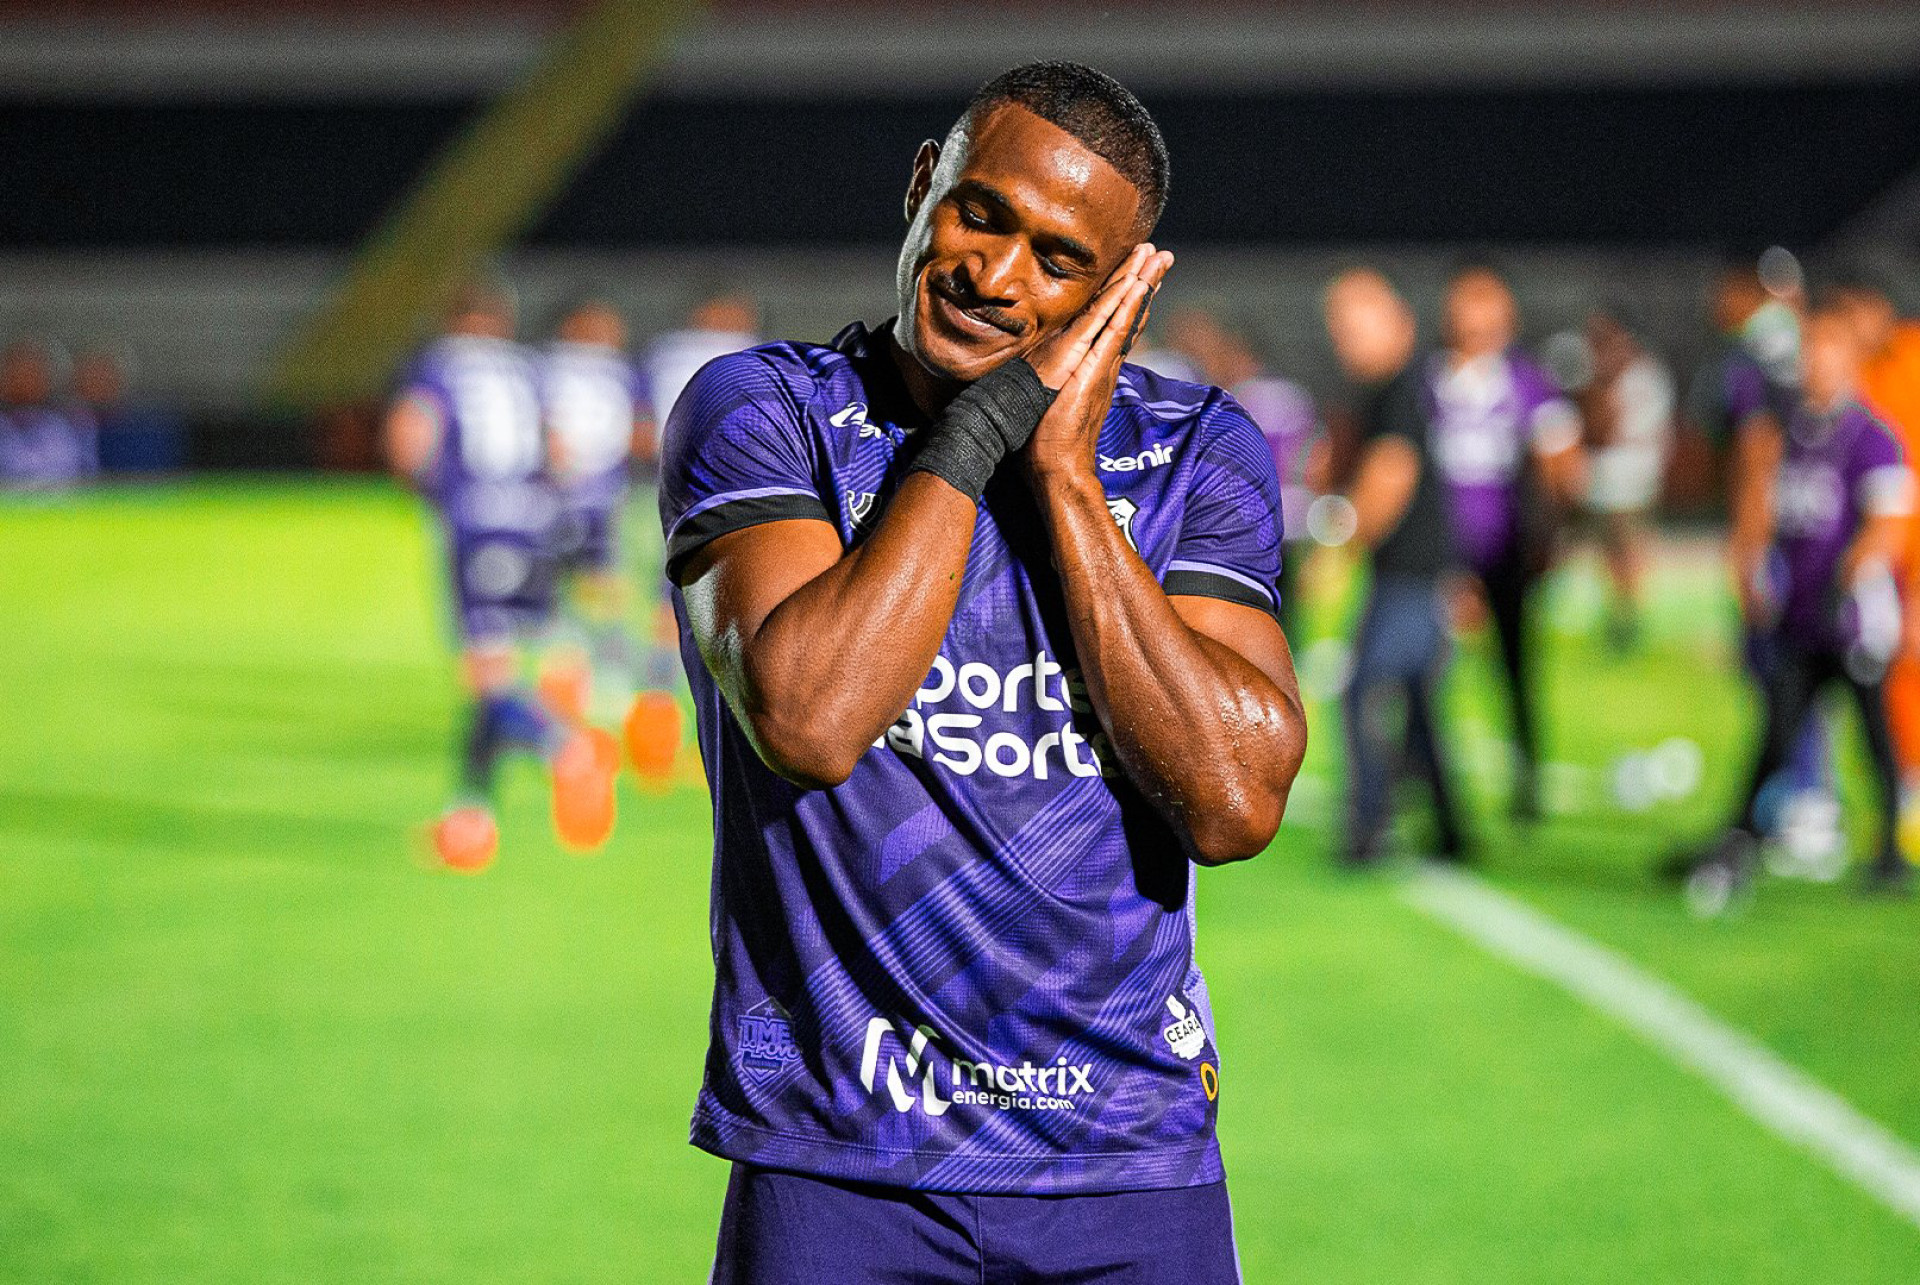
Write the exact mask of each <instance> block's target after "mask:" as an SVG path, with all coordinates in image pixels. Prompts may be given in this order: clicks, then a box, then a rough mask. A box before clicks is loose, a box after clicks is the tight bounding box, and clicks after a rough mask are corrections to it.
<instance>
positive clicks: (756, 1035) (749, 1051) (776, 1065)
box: [740, 999, 800, 1080]
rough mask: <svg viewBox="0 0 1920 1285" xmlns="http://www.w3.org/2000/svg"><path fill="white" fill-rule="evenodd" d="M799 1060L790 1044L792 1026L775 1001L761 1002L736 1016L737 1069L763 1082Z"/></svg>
mask: <svg viewBox="0 0 1920 1285" xmlns="http://www.w3.org/2000/svg"><path fill="white" fill-rule="evenodd" d="M799 1056H800V1050H799V1049H797V1048H795V1047H794V1043H793V1022H792V1019H790V1018H789V1017H788V1016H787V1010H786V1009H784V1008H782V1007H780V1002H779V1001H778V1000H775V999H765V1000H762V1001H761V1002H760V1003H758V1004H755V1005H754V1006H753V1007H752V1008H750V1009H748V1010H747V1011H746V1012H745V1013H742V1014H741V1015H740V1066H741V1069H743V1070H744V1071H746V1073H747V1074H748V1075H749V1076H752V1077H753V1078H754V1079H756V1080H765V1079H767V1078H769V1077H770V1076H773V1075H776V1074H778V1073H779V1071H780V1069H781V1068H782V1067H784V1066H786V1065H787V1064H788V1063H790V1062H793V1061H794V1060H795V1059H797V1058H798V1057H799Z"/></svg>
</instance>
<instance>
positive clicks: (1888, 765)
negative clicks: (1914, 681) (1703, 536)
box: [1688, 311, 1914, 911]
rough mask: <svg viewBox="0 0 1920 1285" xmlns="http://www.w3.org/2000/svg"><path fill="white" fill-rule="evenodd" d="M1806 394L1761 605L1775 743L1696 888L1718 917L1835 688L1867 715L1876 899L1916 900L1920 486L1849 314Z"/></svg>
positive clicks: (1832, 326) (1771, 494)
mask: <svg viewBox="0 0 1920 1285" xmlns="http://www.w3.org/2000/svg"><path fill="white" fill-rule="evenodd" d="M1802 342H1803V352H1804V355H1803V362H1802V390H1803V395H1802V398H1801V401H1800V404H1799V406H1797V407H1796V408H1795V409H1794V411H1793V413H1792V415H1791V416H1790V417H1789V419H1788V422H1787V426H1786V433H1785V435H1784V440H1783V443H1782V451H1781V456H1780V461H1779V464H1778V466H1777V468H1776V471H1775V478H1774V485H1773V486H1772V488H1770V490H1769V491H1768V492H1767V493H1766V494H1765V495H1764V496H1763V497H1762V499H1761V501H1760V504H1761V505H1763V506H1764V512H1763V514H1762V517H1763V519H1764V521H1765V523H1766V529H1767V530H1768V531H1769V533H1770V534H1771V537H1772V539H1771V549H1770V553H1769V558H1768V569H1767V571H1766V573H1765V574H1764V575H1763V576H1761V577H1759V578H1758V579H1757V583H1756V586H1755V588H1754V590H1753V591H1752V592H1751V593H1750V594H1749V595H1748V602H1747V609H1748V611H1749V612H1750V613H1751V616H1750V624H1751V625H1752V627H1753V628H1754V629H1755V630H1756V632H1757V633H1758V634H1759V635H1760V638H1761V640H1762V642H1763V644H1764V645H1765V646H1766V647H1767V648H1768V649H1769V650H1770V652H1771V653H1772V654H1771V656H1770V658H1769V661H1770V663H1768V664H1767V665H1765V666H1763V667H1762V669H1761V671H1760V672H1761V674H1762V675H1763V677H1762V685H1761V695H1762V698H1763V700H1764V702H1765V710H1766V715H1765V722H1764V727H1765V731H1764V732H1763V734H1762V736H1761V741H1760V747H1759V752H1758V753H1757V755H1756V756H1755V760H1754V765H1753V770H1752V772H1751V773H1750V774H1749V776H1748V782H1747V788H1746V792H1745V794H1744V795H1743V796H1742V800H1741V803H1740V807H1739V810H1738V812H1737V813H1736V814H1735V817H1734V821H1733V824H1732V827H1731V828H1730V829H1729V830H1728V831H1727V832H1726V834H1725V835H1723V836H1722V837H1721V838H1720V839H1719V841H1718V842H1716V843H1715V844H1714V846H1713V847H1712V848H1711V849H1710V850H1709V851H1708V852H1707V854H1706V856H1705V858H1704V860H1702V861H1701V862H1700V863H1699V864H1698V865H1697V866H1696V868H1695V870H1694V872H1693V874H1692V876H1691V877H1690V879H1689V882H1688V890H1689V894H1690V896H1691V898H1692V899H1693V901H1694V904H1695V905H1696V906H1697V907H1698V908H1700V909H1702V910H1706V911H1718V910H1720V909H1723V908H1724V907H1725V906H1726V905H1728V904H1729V903H1730V902H1731V901H1732V900H1733V899H1734V898H1735V897H1736V896H1737V895H1738V894H1739V893H1740V892H1741V891H1742V890H1744V889H1745V887H1746V886H1747V884H1748V883H1749V881H1750V880H1751V879H1752V876H1753V870H1754V854H1755V851H1756V848H1757V844H1758V838H1759V835H1760V828H1759V820H1758V817H1757V811H1758V804H1759V800H1760V796H1761V791H1762V789H1763V787H1765V785H1766V784H1767V782H1768V780H1769V779H1771V777H1772V776H1773V774H1774V773H1775V772H1777V771H1778V770H1779V769H1780V767H1781V765H1782V764H1783V763H1784V762H1785V761H1786V759H1787V755H1788V753H1789V752H1790V751H1791V750H1792V748H1793V743H1794V740H1795V738H1796V737H1797V736H1798V735H1799V734H1800V730H1801V727H1802V725H1803V724H1804V723H1805V721H1806V719H1807V717H1808V715H1809V714H1810V713H1811V712H1812V711H1813V708H1814V705H1815V702H1816V700H1817V698H1818V697H1819V696H1820V694H1821V693H1822V691H1824V690H1825V689H1826V688H1828V687H1831V686H1835V685H1839V686H1843V687H1845V688H1847V689H1848V691H1849V692H1850V693H1851V695H1852V696H1853V699H1854V703H1855V705H1856V706H1857V707H1858V709H1859V711H1860V719H1861V723H1862V726H1863V728H1864V731H1865V733H1866V737H1865V739H1866V743H1867V749H1868V752H1869V755H1870V757H1871V759H1872V762H1873V768H1874V777H1875V782H1874V783H1875V785H1876V787H1877V789H1878V793H1879V798H1878V803H1879V811H1880V823H1879V826H1878V833H1877V834H1876V835H1875V842H1874V854H1875V855H1874V858H1873V860H1872V862H1871V864H1870V865H1869V866H1868V868H1867V871H1866V884H1867V886H1868V888H1870V889H1874V890H1884V891H1899V890H1903V889H1904V888H1905V887H1906V885H1907V882H1908V874H1909V872H1908V870H1907V867H1906V864H1905V863H1904V862H1903V861H1902V860H1901V858H1900V855H1899V851H1898V849H1897V847H1896V845H1895V837H1894V825H1895V816H1896V811H1897V808H1898V806H1899V775H1898V769H1897V768H1896V766H1895V764H1894V758H1893V745H1892V742H1891V739H1890V738H1889V735H1888V732H1887V720H1886V708H1885V705H1884V703H1883V699H1882V691H1881V683H1882V679H1883V677H1884V675H1885V673H1886V665H1887V661H1888V659H1889V658H1890V657H1891V656H1892V654H1893V650H1894V648H1895V647H1896V646H1898V644H1899V637H1900V609H1899V605H1898V603H1897V601H1896V598H1895V588H1894V584H1893V577H1892V574H1891V567H1892V565H1893V563H1894V561H1895V559H1897V558H1898V556H1899V554H1900V552H1901V550H1902V549H1903V548H1904V546H1905V542H1906V538H1907V532H1906V523H1907V520H1908V518H1909V517H1910V515H1911V514H1912V511H1913V490H1914V481H1913V473H1912V471H1911V469H1910V468H1909V466H1908V463H1907V461H1906V459H1905V458H1904V457H1903V455H1902V453H1901V450H1900V445H1899V443H1898V442H1897V441H1896V440H1895V439H1894V436H1893V434H1892V433H1891V432H1889V431H1888V429H1887V427H1886V426H1885V425H1884V424H1882V423H1881V422H1880V421H1879V420H1878V419H1876V418H1875V417H1874V416H1873V415H1872V413H1871V412H1869V411H1868V410H1867V409H1866V408H1864V407H1863V406H1861V404H1860V403H1859V401H1858V400H1857V399H1856V392H1857V387H1858V378H1859V369H1860V360H1861V353H1860V347H1859V342H1858V339H1857V338H1856V336H1855V334H1854V332H1853V330H1852V328H1851V327H1850V325H1849V323H1848V319H1847V317H1846V316H1845V315H1844V314H1841V313H1839V312H1835V311H1825V312H1820V313H1816V314H1815V315H1814V316H1812V317H1811V318H1809V320H1808V322H1807V325H1806V327H1805V332H1804V335H1803V340H1802Z"/></svg>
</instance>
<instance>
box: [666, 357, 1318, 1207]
mask: <svg viewBox="0 0 1920 1285" xmlns="http://www.w3.org/2000/svg"><path fill="white" fill-rule="evenodd" d="M888 353H889V349H888V346H887V341H886V340H885V339H883V338H882V337H880V336H877V335H874V334H870V333H869V332H868V331H867V330H866V328H865V327H863V326H859V325H855V326H852V327H849V328H848V329H847V330H846V331H845V332H843V333H842V334H841V335H840V337H839V338H838V339H836V340H835V342H834V345H833V346H832V347H821V346H818V345H809V344H769V345H766V346H764V347H760V348H755V349H752V350H749V351H747V352H743V353H737V354H734V355H732V356H728V357H723V358H720V359H719V360H717V361H714V362H712V363H711V364H709V365H708V366H706V367H705V368H704V369H703V370H702V371H701V372H700V374H699V375H698V376H697V377H696V378H695V379H694V381H693V383H692V384H690V385H689V386H688V389H687V391H686V393H685V394H684V395H683V396H682V397H681V399H680V401H679V404H678V405H677V406H676V407H675V410H674V413H673V416H672V417H671V419H670V420H669V421H668V424H667V429H666V438H665V443H664V452H663V466H662V476H661V517H662V522H663V525H664V528H665V531H666V537H667V549H668V559H669V565H670V566H671V567H672V568H674V569H675V571H676V572H677V570H678V568H679V567H680V566H682V565H684V563H685V560H686V559H687V557H688V556H689V555H690V554H691V553H692V552H693V551H695V550H696V549H698V548H699V547H700V546H701V545H702V544H704V543H705V542H706V541H708V540H711V539H713V538H715V537H716V536H718V535H721V534H724V533H726V532H729V531H733V530H738V529H740V528H742V527H746V526H750V525H753V524H756V523H762V522H771V521H778V520H782V519H791V518H811V519H815V520H819V521H824V522H827V523H830V524H831V525H832V526H833V527H834V528H835V529H836V530H837V531H838V532H839V534H840V538H841V539H842V540H843V541H844V542H845V543H846V544H847V545H849V546H851V545H854V544H857V543H858V542H859V541H861V540H862V539H863V538H864V537H865V536H866V534H867V533H868V532H869V531H871V530H872V529H873V527H874V525H875V524H876V523H877V522H878V520H879V518H880V515H881V514H882V513H883V512H884V511H885V509H886V506H887V503H888V500H889V497H890V496H891V495H892V494H893V492H894V489H895V488H896V487H897V486H898V485H899V483H900V481H901V479H902V478H903V477H904V476H905V474H906V471H907V468H908V465H909V464H910V462H911V459H912V456H913V453H914V448H913V440H914V439H913V437H912V434H913V433H914V432H915V431H916V430H917V429H919V428H920V427H922V426H923V424H924V423H925V421H924V419H923V417H922V416H921V415H920V414H919V412H918V411H917V410H916V409H915V408H914V406H913V404H912V402H911V401H910V399H909V398H908V397H907V394H906V390H905V387H904V385H903V384H902V383H901V381H900V378H899V375H898V372H897V371H896V370H895V368H894V366H893V364H892V360H891V358H890V356H889V355H888ZM1097 452H1098V458H1097V460H1096V465H1097V467H1098V469H1099V471H1100V477H1101V480H1102V482H1103V483H1104V484H1105V486H1106V490H1107V495H1108V501H1107V503H1108V507H1109V508H1110V509H1111V510H1112V513H1113V516H1114V520H1115V521H1116V522H1118V523H1119V525H1120V526H1121V528H1122V529H1123V530H1124V531H1125V532H1126V534H1127V537H1128V539H1129V541H1130V542H1131V543H1132V544H1133V545H1134V547H1135V548H1137V549H1138V550H1139V551H1140V555H1141V557H1142V558H1144V559H1145V561H1146V563H1147V565H1148V567H1150V568H1151V569H1152V571H1153V573H1154V574H1155V575H1156V576H1157V577H1159V578H1160V580H1161V583H1162V584H1163V585H1164V587H1165V588H1166V590H1167V592H1168V593H1169V594H1189V595H1206V596H1213V597H1219V598H1224V599H1227V600H1229V601H1233V602H1237V603H1242V604H1245V605H1248V606H1251V607H1255V608H1257V609H1259V610H1263V611H1269V612H1271V611H1273V610H1274V609H1275V607H1276V603H1277V598H1276V594H1277V591H1276V588H1275V582H1276V581H1277V579H1278V577H1279V571H1280V542H1281V526H1280V518H1279V487H1278V480H1277V478H1276V477H1275V475H1274V470H1273V461H1272V457H1271V455H1270V454H1269V452H1268V450H1267V446H1266V443H1265V441H1264V440H1263V439H1262V438H1261V436H1260V433H1259V430H1258V429H1256V428H1255V427H1254V426H1253V424H1252V422H1251V421H1250V420H1248V418H1247V416H1246V414H1245V412H1243V411H1242V410H1241V409H1240V407H1239V406H1238V405H1237V404H1235V403H1234V402H1233V400H1232V399H1231V398H1229V397H1228V396H1227V395H1226V394H1224V393H1222V392H1220V391H1219V390H1217V389H1210V388H1203V387H1199V386H1196V385H1192V384H1186V383H1181V382H1177V381H1174V380H1168V379H1163V378H1161V377H1159V376H1156V375H1153V374H1151V373H1150V372H1148V371H1145V370H1143V369H1141V368H1139V367H1135V366H1127V367H1124V368H1123V370H1122V373H1121V376H1120V382H1119V386H1118V388H1117V390H1116V393H1115V397H1114V403H1113V408H1112V410H1111V411H1110V412H1109V414H1108V416H1107V420H1106V423H1105V425H1104V427H1103V428H1102V430H1101V434H1100V437H1099V441H1098V444H1097ZM1024 485H1025V484H1024V483H1023V482H1021V481H1020V480H1019V479H1018V478H1017V477H1016V476H1014V470H1012V469H1010V468H1007V469H1002V470H1001V472H1000V474H999V475H998V476H996V478H995V480H994V483H993V485H992V486H990V487H989V488H988V491H987V494H986V497H985V499H984V500H983V501H982V503H981V507H980V516H979V522H978V526H977V527H976V528H975V531H974V536H973V544H972V549H971V552H970V553H969V556H968V559H967V567H966V573H965V577H964V579H963V582H962V584H961V589H960V599H959V605H958V606H957V607H956V609H955V611H954V616H953V620H952V623H951V624H950V625H949V627H948V629H947V632H946V636H945V639H944V640H943V642H942V643H941V646H940V652H939V655H938V657H937V659H936V660H935V662H934V665H933V669H932V671H931V672H930V673H929V674H928V675H927V678H926V680H925V682H924V684H923V685H922V686H921V687H920V689H919V691H918V692H917V693H915V695H914V697H913V699H912V702H911V704H910V705H909V706H908V707H907V708H906V710H905V711H904V712H903V713H902V714H901V716H900V718H899V720H898V721H897V722H896V723H895V724H894V725H893V726H892V727H891V728H889V729H888V731H887V732H886V734H885V735H883V736H882V737H881V738H880V739H879V740H877V741H876V742H875V743H874V746H873V748H872V749H870V750H869V751H868V752H867V753H866V754H865V755H864V756H863V757H862V758H861V759H860V761H859V763H858V764H857V765H856V766H855V768H854V771H853V774H852V776H851V777H850V778H849V779H848V780H847V782H846V783H845V784H843V785H841V786H838V787H836V788H832V789H820V790H805V789H801V788H799V787H797V786H795V785H792V784H789V783H788V782H786V781H784V780H782V779H781V778H780V777H778V776H776V775H775V774H774V773H773V772H772V771H770V770H769V769H768V768H767V767H766V766H764V765H763V764H762V763H761V761H760V760H759V758H758V757H757V756H756V755H755V753H754V750H753V747H752V745H751V744H749V743H748V741H747V738H746V736H745V735H744V734H743V733H742V731H741V729H740V726H739V724H738V723H737V722H736V721H735V719H734V716H733V713H732V712H731V710H729V709H728V707H727V705H726V703H725V701H724V698H723V697H722V696H721V694H720V692H719V690H718V689H717V688H716V686H715V684H714V682H713V679H712V677H711V675H710V674H709V673H708V671H707V669H706V666H705V665H704V664H703V662H702V661H701V658H700V655H699V653H698V652H697V650H696V649H695V647H694V644H693V641H692V639H691V636H690V635H689V633H688V630H687V627H686V604H685V601H684V599H683V597H682V596H681V594H680V593H679V592H678V591H677V590H676V592H675V594H674V599H675V604H674V605H675V608H676V611H677V612H678V613H679V616H680V620H681V640H682V641H681V647H682V652H683V655H684V657H685V660H686V665H687V671H688V674H689V679H690V682H691V685H692V690H693V696H694V701H695V704H696V707H697V710H698V722H699V732H700V749H701V754H702V757H703V759H704V760H705V764H706V769H707V776H708V779H709V781H710V782H711V783H712V790H713V800H714V834H715V842H714V848H715V856H714V882H713V915H712V934H713V948H714V960H715V974H716V976H715V982H714V1004H713V1017H712V1026H711V1031H710V1038H711V1043H710V1045H709V1048H708V1054H707V1065H706V1074H705V1082H704V1085H703V1087H702V1090H701V1094H700V1099H699V1105H698V1108H697V1110H696V1112H695V1115H694V1120H693V1142H694V1143H695V1145H697V1146H700V1147H703V1148H705V1149H706V1150H709V1151H712V1152H714V1153H716V1154H718V1155H722V1156H726V1157H729V1158H732V1159H736V1160H745V1161H751V1162H753V1163H756V1164H762V1165H768V1166H772V1167H776V1168H784V1169H792V1170H798V1171H801V1172H805V1173H813V1174H819V1175H823V1176H827V1177H837V1178H845V1179H852V1180H860V1181H868V1182H878V1183H885V1184H890V1185H897V1186H910V1187H918V1188H923V1189H928V1190H941V1191H955V1192H970V1193H992V1192H999V1193H1014V1194H1022V1193H1024V1194H1050V1193H1066V1192H1098V1191H1116V1190H1126V1189H1144V1188H1156V1187H1180V1186H1190V1185H1197V1184H1202V1183H1208V1182H1213V1181H1216V1180H1218V1179H1219V1178H1220V1176H1221V1167H1220V1156H1219V1150H1218V1147H1217V1145H1216V1143H1215V1140H1214V1113H1215V1107H1214V1101H1215V1098H1216V1096H1217V1094H1218V1091H1219V1083H1220V1080H1219V1074H1220V1072H1219V1061H1218V1058H1217V1056H1216V1054H1215V1051H1214V1047H1213V1028H1212V1020H1211V1016H1210V1013H1209V1010H1208V1007H1207V995H1206V986H1205V983H1204V981H1203V979H1202V977H1201V974H1200V972H1199V970H1198V968H1196V967H1195V964H1194V955H1193V918H1192V902H1191V896H1190V894H1191V878H1190V875H1191V870H1190V867H1189V865H1188V862H1187V860H1186V858H1185V856H1183V855H1182V849H1181V845H1180V843H1179V841H1178V839H1177V838H1176V837H1175V835H1174V833H1173V832H1172V831H1171V830H1170V829H1169V828H1168V826H1167V825H1166V824H1165V823H1164V822H1163V821H1162V820H1161V819H1160V818H1159V817H1158V815H1157V814H1156V813H1155V812H1154V811H1153V809H1152V808H1151V807H1150V806H1149V805H1148V804H1147V802H1146V801H1145V800H1144V799H1142V798H1141V796H1140V795H1139V794H1138V793H1137V792H1136V791H1135V790H1134V789H1133V788H1132V787H1131V786H1130V785H1129V784H1128V783H1127V782H1126V780H1125V779H1124V778H1123V777H1122V776H1120V775H1119V772H1118V768H1117V767H1116V766H1115V764H1114V761H1113V754H1112V751H1111V748H1110V747H1109V745H1108V743H1107V740H1106V737H1105V736H1104V735H1103V734H1102V733H1101V731H1100V729H1099V722H1098V719H1097V718H1096V716H1095V715H1094V713H1093V708H1092V706H1091V704H1090V703H1089V701H1088V699H1087V694H1086V687H1085V684H1084V682H1083V680H1082V678H1081V676H1080V671H1079V669H1078V667H1077V666H1076V664H1075V657H1074V646H1073V640H1072V637H1071V635H1070V634H1069V632H1068V629H1067V624H1066V621H1065V619H1064V606H1063V603H1062V600H1061V595H1060V591H1059V588H1058V584H1057V581H1056V580H1055V578H1054V573H1053V572H1052V570H1051V559H1050V555H1049V551H1048V547H1047V543H1046V539H1045V536H1044V533H1043V531H1042V530H1041V527H1040V525H1039V517H1038V514H1037V512H1036V510H1035V509H1034V506H1033V504H1032V501H1031V499H1030V497H1029V496H1028V495H1027V494H1026V493H1025V490H1024Z"/></svg>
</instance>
